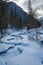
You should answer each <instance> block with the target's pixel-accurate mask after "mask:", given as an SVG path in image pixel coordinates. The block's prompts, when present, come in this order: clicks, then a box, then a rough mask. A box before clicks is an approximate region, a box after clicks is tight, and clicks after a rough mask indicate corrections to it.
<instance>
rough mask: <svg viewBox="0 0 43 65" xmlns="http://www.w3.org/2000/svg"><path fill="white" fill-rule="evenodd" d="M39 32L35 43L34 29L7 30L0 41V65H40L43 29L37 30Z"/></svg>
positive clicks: (42, 62) (41, 60)
mask: <svg viewBox="0 0 43 65" xmlns="http://www.w3.org/2000/svg"><path fill="white" fill-rule="evenodd" d="M39 31H40V33H39V34H38V41H36V29H32V30H29V31H27V30H19V31H13V32H12V30H7V34H5V35H4V37H3V38H1V40H0V65H42V64H43V46H42V45H41V41H43V29H41V28H39ZM41 33H42V34H41ZM39 42H40V43H39Z"/></svg>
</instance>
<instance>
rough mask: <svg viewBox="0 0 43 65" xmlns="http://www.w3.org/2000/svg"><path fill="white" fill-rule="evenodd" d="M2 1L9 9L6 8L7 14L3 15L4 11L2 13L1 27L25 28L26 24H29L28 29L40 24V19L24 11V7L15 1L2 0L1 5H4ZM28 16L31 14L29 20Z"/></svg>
mask: <svg viewBox="0 0 43 65" xmlns="http://www.w3.org/2000/svg"><path fill="white" fill-rule="evenodd" d="M2 3H3V4H6V7H7V9H6V10H5V15H3V14H2V13H1V14H0V29H3V28H23V27H25V26H27V28H28V29H31V28H37V27H39V26H40V23H39V21H38V20H36V19H33V18H32V17H31V16H30V15H28V14H27V13H26V12H25V11H23V9H22V8H21V7H19V6H18V5H17V4H15V3H14V2H6V3H5V2H1V4H0V6H1V5H3V4H2ZM1 7H2V6H1ZM1 10H2V8H1ZM0 12H1V11H0ZM2 12H3V11H2ZM1 15H2V16H1ZM27 16H29V17H28V20H27ZM33 20H34V22H33ZM27 22H28V23H27ZM9 25H10V26H9Z"/></svg>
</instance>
